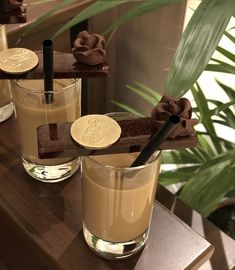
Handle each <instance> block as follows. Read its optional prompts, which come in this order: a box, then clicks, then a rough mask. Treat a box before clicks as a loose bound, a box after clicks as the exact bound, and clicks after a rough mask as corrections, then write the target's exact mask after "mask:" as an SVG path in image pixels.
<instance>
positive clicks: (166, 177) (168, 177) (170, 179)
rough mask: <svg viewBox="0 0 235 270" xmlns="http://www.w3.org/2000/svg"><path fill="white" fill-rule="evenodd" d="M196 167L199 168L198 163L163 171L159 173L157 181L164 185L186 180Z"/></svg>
mask: <svg viewBox="0 0 235 270" xmlns="http://www.w3.org/2000/svg"><path fill="white" fill-rule="evenodd" d="M198 168H200V165H194V166H185V167H183V168H177V169H176V170H171V171H165V172H162V173H161V174H160V178H159V181H160V183H161V184H162V185H164V186H168V185H171V184H176V183H182V182H186V181H188V180H189V179H190V177H191V176H192V175H193V174H194V173H195V171H196V170H197V169H198Z"/></svg>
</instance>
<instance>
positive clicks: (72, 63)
mask: <svg viewBox="0 0 235 270" xmlns="http://www.w3.org/2000/svg"><path fill="white" fill-rule="evenodd" d="M35 53H36V54H37V56H38V59H39V62H38V65H37V67H35V68H34V69H33V70H32V71H29V72H27V73H24V74H9V73H6V72H3V71H0V79H43V78H44V72H43V55H42V52H35ZM53 58H54V69H53V75H54V78H55V79H64V78H89V77H90V78H91V77H107V76H108V65H107V64H100V65H96V66H89V65H85V64H79V63H77V60H76V59H75V58H74V57H73V55H72V54H71V53H54V56H53Z"/></svg>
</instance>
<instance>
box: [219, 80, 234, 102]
mask: <svg viewBox="0 0 235 270" xmlns="http://www.w3.org/2000/svg"><path fill="white" fill-rule="evenodd" d="M216 82H217V83H218V85H219V86H220V87H221V88H222V89H223V90H224V92H225V93H226V95H227V96H228V97H229V99H230V100H235V90H233V89H232V88H231V87H229V86H227V85H225V84H223V83H222V82H220V81H218V80H216Z"/></svg>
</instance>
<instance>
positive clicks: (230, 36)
mask: <svg viewBox="0 0 235 270" xmlns="http://www.w3.org/2000/svg"><path fill="white" fill-rule="evenodd" d="M224 35H225V36H226V37H227V38H229V39H230V40H231V41H232V42H233V43H235V37H234V36H233V35H231V34H230V33H229V32H227V31H225V32H224Z"/></svg>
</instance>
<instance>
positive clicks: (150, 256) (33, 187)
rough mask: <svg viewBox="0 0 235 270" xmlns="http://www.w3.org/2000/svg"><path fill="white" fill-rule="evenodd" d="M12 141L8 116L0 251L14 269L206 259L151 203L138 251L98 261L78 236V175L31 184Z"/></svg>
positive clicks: (2, 151) (200, 244)
mask: <svg viewBox="0 0 235 270" xmlns="http://www.w3.org/2000/svg"><path fill="white" fill-rule="evenodd" d="M18 139H19V138H18V135H17V130H16V122H15V120H14V119H13V118H11V119H10V120H8V121H6V122H4V123H2V124H1V126H0V142H1V143H0V160H1V163H0V216H1V218H0V232H1V235H0V237H1V236H2V238H1V241H0V250H1V252H2V253H1V254H2V255H3V256H4V258H5V260H6V261H7V262H8V263H9V265H10V266H11V267H12V268H13V269H14V270H29V269H30V270H31V269H36V270H37V269H45V270H47V269H53V270H54V269H64V270H74V269H84V270H89V269H94V266H95V268H96V269H97V270H101V269H102V270H106V269H112V270H113V269H114V270H115V269H124V270H125V269H126V270H127V269H128V270H129V269H150V270H155V269H156V266H158V267H159V269H161V270H163V269H167V270H170V269H174V270H175V269H193V267H194V265H195V264H197V265H200V264H201V263H203V262H204V260H205V259H207V258H208V256H210V255H211V253H212V249H213V248H212V246H211V245H210V244H209V243H208V242H207V241H206V240H204V239H203V238H202V237H200V236H199V235H198V234H197V233H195V232H194V231H192V230H191V228H190V227H189V226H187V225H186V224H185V223H184V222H183V221H181V220H180V219H178V218H177V217H176V216H175V215H174V214H172V213H171V212H169V211H168V210H166V209H165V208H164V207H163V206H162V205H161V204H159V203H156V204H155V207H154V214H153V219H152V223H151V232H150V237H149V241H148V244H147V246H146V248H145V249H144V250H143V252H142V253H139V254H138V255H136V256H134V257H132V258H131V259H128V260H125V261H119V262H114V261H107V260H104V259H101V258H99V257H98V256H96V255H95V254H93V252H91V251H90V250H89V249H88V247H87V246H86V244H85V242H84V240H83V236H82V232H81V226H82V209H81V200H82V196H81V185H80V175H79V173H78V174H76V175H75V176H74V177H72V178H71V179H70V180H68V181H64V182H61V183H57V184H45V183H39V182H37V181H35V180H33V179H32V178H31V177H29V176H28V175H27V174H26V173H25V171H24V170H23V168H22V165H21V160H20V148H19V141H18ZM5 247H6V248H5ZM4 248H5V249H4ZM20 258H25V261H24V260H23V259H22V262H21V263H20ZM33 263H35V264H36V266H35V267H34V268H32V265H33ZM14 267H15V268H14Z"/></svg>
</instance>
